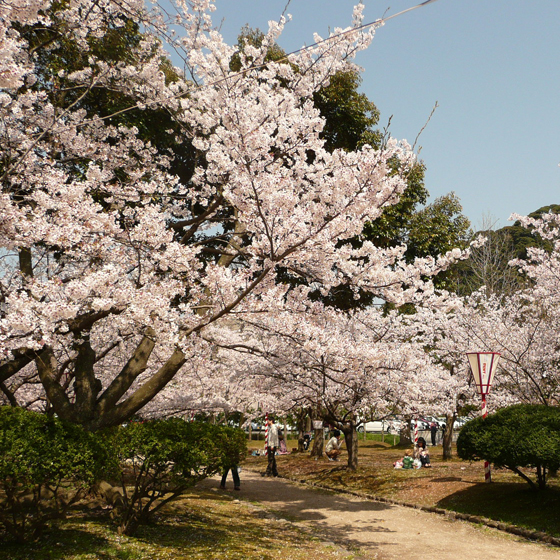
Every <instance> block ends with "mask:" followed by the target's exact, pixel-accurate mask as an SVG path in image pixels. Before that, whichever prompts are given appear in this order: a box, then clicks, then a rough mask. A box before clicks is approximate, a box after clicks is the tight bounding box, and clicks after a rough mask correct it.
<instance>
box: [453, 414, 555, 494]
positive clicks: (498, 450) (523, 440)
mask: <svg viewBox="0 0 560 560" xmlns="http://www.w3.org/2000/svg"><path fill="white" fill-rule="evenodd" d="M457 454H458V455H459V457H461V459H466V460H471V461H477V460H481V459H482V460H485V461H489V462H490V463H492V464H494V465H495V466H496V467H502V468H503V467H505V468H508V469H510V470H512V471H513V472H515V473H517V474H518V475H519V476H521V477H522V478H523V479H524V480H526V481H527V482H528V483H529V484H530V485H531V487H533V488H540V489H544V488H545V487H546V478H547V474H548V473H549V472H550V471H557V470H558V468H559V467H560V409H559V408H558V407H551V406H545V405H527V404H518V405H514V406H509V407H507V408H503V409H501V410H499V411H498V412H496V413H495V414H490V415H488V417H487V418H485V419H484V418H482V417H480V418H476V419H474V420H471V421H469V422H467V423H466V424H465V425H464V426H463V428H462V430H461V432H460V434H459V437H458V439H457ZM522 467H529V468H534V469H536V480H537V484H535V482H534V481H533V480H531V478H530V477H529V476H528V475H527V474H525V473H524V472H522V471H521V470H520V468H522Z"/></svg>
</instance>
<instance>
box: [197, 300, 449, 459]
mask: <svg viewBox="0 0 560 560" xmlns="http://www.w3.org/2000/svg"><path fill="white" fill-rule="evenodd" d="M294 303H295V302H294ZM403 321H404V316H403V315H402V314H400V313H398V312H396V311H394V312H391V313H384V312H382V311H380V310H378V309H376V308H370V309H368V310H366V311H356V312H352V313H346V312H342V311H340V310H336V309H333V308H329V307H324V306H323V305H322V304H319V303H317V302H315V303H314V304H306V305H302V304H301V303H300V304H299V307H296V306H295V305H293V306H290V309H285V310H284V311H283V312H281V313H278V312H276V313H274V314H267V313H261V314H258V315H256V316H252V317H245V318H243V320H239V321H238V323H237V328H236V329H228V330H225V329H216V328H211V329H208V330H207V331H206V333H205V334H206V336H207V337H208V338H209V340H210V339H211V340H212V342H213V344H214V345H215V346H216V347H217V349H218V350H217V353H216V362H218V361H219V362H221V364H222V366H223V371H224V372H228V376H230V377H234V378H238V379H240V380H242V381H243V382H244V383H247V384H248V385H247V386H246V390H247V392H246V393H245V394H248V395H251V394H252V395H254V396H253V398H255V397H256V395H258V394H260V395H261V399H262V402H263V403H266V402H267V399H270V398H271V397H272V402H271V403H270V402H269V403H268V404H269V405H272V406H273V407H274V408H272V409H269V410H272V411H275V412H279V413H286V412H289V411H292V410H294V409H296V410H297V409H300V408H305V409H311V410H313V414H314V415H315V416H314V417H315V418H316V419H320V420H323V421H325V422H327V423H329V424H330V425H332V426H335V427H337V428H339V429H340V430H341V431H342V432H343V433H344V436H345V441H346V448H347V450H348V467H349V468H351V469H356V468H357V466H358V440H357V434H356V427H357V426H358V425H359V424H360V422H361V421H362V420H363V419H364V418H365V417H366V414H367V413H371V412H372V411H374V413H375V415H376V416H377V417H383V416H386V415H388V414H390V413H395V412H398V413H403V414H410V415H412V414H414V413H418V411H420V410H426V408H429V409H432V410H434V409H437V410H445V409H446V407H447V408H449V406H450V405H451V404H450V403H446V402H445V395H446V394H448V395H451V394H454V389H453V388H451V387H450V385H453V383H454V380H453V378H452V377H451V376H450V375H449V372H448V371H447V370H446V369H445V368H443V367H441V366H439V365H437V364H435V363H434V362H433V360H432V359H431V358H430V357H429V356H428V354H427V353H426V352H425V350H424V347H423V345H422V344H420V343H414V342H412V341H410V340H407V339H406V338H405V333H406V336H408V326H407V325H404V327H403ZM235 386H236V387H238V386H239V385H238V384H235ZM251 387H252V388H253V393H251V390H250V388H251ZM255 390H257V391H258V393H255Z"/></svg>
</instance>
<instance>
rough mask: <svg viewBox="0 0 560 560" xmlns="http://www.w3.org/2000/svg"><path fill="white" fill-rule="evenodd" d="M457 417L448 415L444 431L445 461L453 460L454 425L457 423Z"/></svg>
mask: <svg viewBox="0 0 560 560" xmlns="http://www.w3.org/2000/svg"><path fill="white" fill-rule="evenodd" d="M455 419H456V415H455V414H448V415H447V416H446V417H445V430H443V441H442V443H441V444H442V446H443V460H444V461H450V460H451V458H452V451H451V444H452V443H453V424H454V423H455Z"/></svg>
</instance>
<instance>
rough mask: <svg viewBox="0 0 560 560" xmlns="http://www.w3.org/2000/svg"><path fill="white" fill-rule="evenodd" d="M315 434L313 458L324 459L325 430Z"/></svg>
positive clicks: (315, 431)
mask: <svg viewBox="0 0 560 560" xmlns="http://www.w3.org/2000/svg"><path fill="white" fill-rule="evenodd" d="M313 433H314V434H315V435H314V436H313V449H312V450H311V457H317V458H319V457H322V456H323V451H324V449H325V436H324V433H323V428H321V429H319V430H313Z"/></svg>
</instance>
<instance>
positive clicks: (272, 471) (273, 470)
mask: <svg viewBox="0 0 560 560" xmlns="http://www.w3.org/2000/svg"><path fill="white" fill-rule="evenodd" d="M279 445H280V441H279V439H278V426H277V425H276V424H275V423H274V416H269V417H268V441H267V447H266V455H267V457H268V465H267V467H266V472H265V473H264V474H265V475H266V476H278V468H277V467H276V450H277V449H278V446H279Z"/></svg>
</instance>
